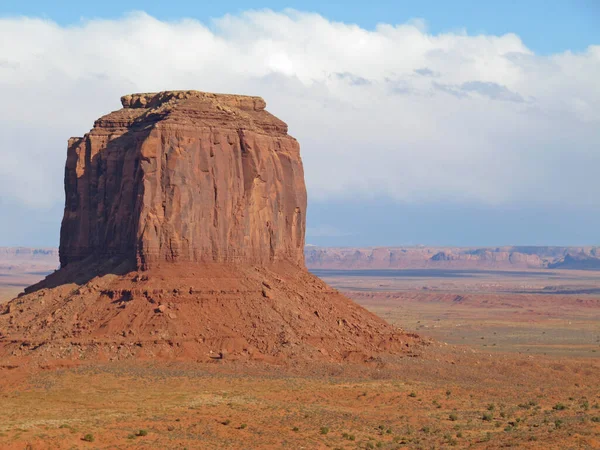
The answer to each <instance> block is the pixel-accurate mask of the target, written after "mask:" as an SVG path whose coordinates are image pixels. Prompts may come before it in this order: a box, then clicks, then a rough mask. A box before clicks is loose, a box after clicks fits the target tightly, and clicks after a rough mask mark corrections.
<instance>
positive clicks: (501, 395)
mask: <svg viewBox="0 0 600 450" xmlns="http://www.w3.org/2000/svg"><path fill="white" fill-rule="evenodd" d="M54 369H55V370H50V371H47V370H46V371H44V370H42V371H40V370H39V369H38V370H36V371H34V372H30V373H27V371H26V369H23V368H16V369H12V370H9V369H8V368H5V369H0V375H2V376H0V392H1V394H0V409H1V410H2V412H3V421H2V423H1V424H0V446H1V447H2V448H8V449H23V448H26V446H27V445H31V447H27V448H34V449H45V448H55V449H62V448H103V449H108V448H111V449H112V448H176V449H183V448H188V449H192V448H193V449H196V448H229V449H237V448H268V449H276V448H307V449H309V448H310V449H313V448H314V449H325V448H340V449H369V448H383V449H407V448H411V449H413V448H414V449H418V448H420V449H429V448H451V447H455V448H476V449H489V448H492V449H496V448H506V447H509V448H536V449H565V448H581V449H593V448H598V446H599V445H600V423H599V422H598V421H599V420H600V409H599V408H600V404H599V403H600V392H599V391H598V386H599V385H600V365H599V361H598V360H597V359H596V360H590V359H587V360H584V359H577V360H575V359H562V360H561V359H552V358H545V357H542V356H530V357H519V356H515V355H510V354H500V355H498V354H497V355H493V356H490V355H487V354H485V353H481V352H475V351H473V350H472V349H470V348H467V347H460V346H456V347H455V346H443V345H442V346H440V345H438V344H435V345H431V346H429V347H428V348H427V349H426V351H425V352H424V353H423V354H422V355H421V356H420V357H418V358H409V357H404V358H401V357H400V358H395V359H391V360H388V361H387V362H384V361H381V360H379V361H375V360H374V361H372V362H370V363H367V364H359V365H356V364H352V363H343V364H339V363H324V362H322V361H314V362H312V363H309V364H304V365H301V366H297V367H295V368H291V367H289V366H287V367H286V366H282V365H274V364H264V363H257V362H249V361H246V362H241V361H228V360H219V361H214V362H213V363H212V364H210V363H202V364H190V363H169V364H166V363H152V364H150V363H147V364H142V363H139V362H136V363H135V364H131V363H126V362H113V363H104V364H102V363H92V364H89V363H86V365H83V366H80V367H79V368H71V369H65V368H63V369H61V370H56V366H54ZM86 435H91V436H92V437H93V440H94V441H93V442H85V441H84V440H83V439H84V438H85V436H86Z"/></svg>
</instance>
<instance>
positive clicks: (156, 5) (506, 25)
mask: <svg viewBox="0 0 600 450" xmlns="http://www.w3.org/2000/svg"><path fill="white" fill-rule="evenodd" d="M263 8H269V9H273V10H275V11H279V10H282V9H285V8H294V9H298V10H300V11H311V12H317V13H319V14H321V15H323V16H325V17H327V18H328V19H330V20H335V21H341V22H346V23H356V24H358V25H360V26H361V27H363V28H367V29H371V28H373V27H374V26H375V25H376V24H378V23H381V22H385V23H391V24H396V23H404V22H406V21H408V20H410V19H414V18H421V19H424V20H425V21H426V23H427V26H428V29H429V31H430V32H431V33H434V34H437V33H440V32H447V31H455V30H458V29H463V28H464V29H466V30H467V32H468V33H469V34H480V33H486V34H495V35H499V34H505V33H517V34H518V35H519V36H520V37H521V38H522V40H523V41H524V42H525V44H526V45H527V46H528V47H529V48H531V49H532V50H534V51H536V52H539V53H544V54H545V53H551V52H557V51H564V50H573V51H579V50H583V49H585V48H586V47H587V46H588V45H589V44H591V43H599V42H600V2H598V1H597V0H526V1H519V0H490V1H487V0H486V1H481V0H410V1H406V0H404V1H403V0H388V1H377V0H370V1H356V0H346V1H341V0H338V1H318V0H317V1H315V0H303V1H294V0H290V1H286V2H282V1H262V2H259V1H194V0H187V1H178V0H170V1H157V0H144V1H139V0H136V1H116V0H104V1H100V2H94V1H93V2H86V1H81V0H69V1H60V0H54V1H47V0H37V1H33V0H29V1H26V0H3V1H2V2H1V4H0V14H1V15H5V16H6V15H26V16H37V17H46V18H49V19H51V20H54V21H56V22H58V23H59V24H62V25H68V24H73V23H77V22H79V21H80V20H81V19H94V18H118V17H120V16H122V15H123V14H124V13H127V12H130V11H133V10H139V11H145V12H147V13H148V14H150V15H152V16H155V17H157V18H160V19H165V20H174V19H175V20H176V19H180V18H182V17H190V18H195V19H198V20H201V21H204V22H207V21H209V20H210V19H211V18H218V17H221V16H223V15H225V14H228V13H229V14H237V13H240V12H242V11H247V10H250V9H263Z"/></svg>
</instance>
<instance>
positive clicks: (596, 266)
mask: <svg viewBox="0 0 600 450" xmlns="http://www.w3.org/2000/svg"><path fill="white" fill-rule="evenodd" d="M304 254H305V256H306V265H307V267H308V268H309V269H338V270H352V269H427V268H432V269H500V270H501V269H506V270H510V269H573V270H600V247H594V246H585V247H558V246H539V247H538V246H504V247H422V246H417V247H360V248H358V247H317V246H311V245H309V246H306V248H305V250H304ZM28 261H31V262H35V263H37V264H36V265H39V264H41V263H45V264H47V265H48V266H49V267H52V268H56V267H58V249H57V248H52V247H36V248H30V247H0V262H2V263H4V264H5V265H6V264H8V263H13V264H23V263H26V262H28Z"/></svg>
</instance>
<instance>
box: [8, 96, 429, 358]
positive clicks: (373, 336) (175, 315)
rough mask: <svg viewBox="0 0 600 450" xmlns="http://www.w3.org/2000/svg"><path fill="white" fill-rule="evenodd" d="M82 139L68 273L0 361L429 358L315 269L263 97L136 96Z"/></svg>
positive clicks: (301, 203) (68, 186) (293, 172)
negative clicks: (307, 261)
mask: <svg viewBox="0 0 600 450" xmlns="http://www.w3.org/2000/svg"><path fill="white" fill-rule="evenodd" d="M122 104H123V108H122V109H120V110H119V111H116V112H113V113H111V114H108V115H106V116H104V117H102V118H100V119H99V120H97V121H96V123H95V124H94V128H93V129H92V130H91V131H90V132H89V133H88V134H86V135H85V136H84V137H83V138H73V139H71V140H70V141H69V145H68V155H67V164H66V171H65V193H66V204H65V213H64V219H63V222H62V229H61V242H60V262H61V269H60V270H59V271H57V272H56V273H54V274H52V275H50V276H48V277H47V278H46V279H45V280H44V281H42V282H41V283H39V284H38V285H36V286H32V287H30V288H29V289H27V290H26V295H24V296H21V297H19V298H17V299H15V300H13V301H11V302H10V303H9V304H8V305H6V306H4V307H3V309H0V357H3V358H9V357H11V358H28V357H40V358H47V359H52V358H54V359H56V358H68V359H89V358H111V359H114V358H167V359H172V358H184V359H188V360H190V359H191V360H203V359H208V358H223V357H225V355H227V356H226V357H227V358H250V359H253V358H258V359H261V358H267V359H269V358H280V359H281V358H301V359H306V358H308V359H312V358H325V359H330V360H342V359H351V360H357V361H362V360H365V359H367V358H370V357H373V356H376V355H381V354H387V353H402V352H411V351H414V349H415V348H418V347H419V345H420V342H421V341H420V340H419V339H418V338H417V337H416V336H413V335H408V334H405V333H402V332H401V331H400V330H398V329H396V328H394V327H392V326H390V325H389V324H387V323H386V322H384V321H383V320H382V319H380V318H378V317H377V316H375V315H373V314H371V313H369V312H368V311H366V310H365V309H363V308H361V307H360V306H358V305H356V304H355V303H353V302H352V301H350V300H349V299H347V298H346V297H344V296H342V295H341V294H340V293H339V292H337V291H335V290H334V289H331V288H330V287H329V286H327V285H326V284H325V283H323V282H322V281H321V280H319V279H318V278H316V277H315V276H313V275H311V274H310V273H309V272H307V271H306V269H305V267H304V255H303V248H304V231H305V214H306V189H305V185H304V177H303V169H302V162H301V159H300V153H299V146H298V143H297V141H296V140H295V139H294V138H292V137H290V136H289V135H288V134H287V126H286V124H285V123H283V122H282V121H280V120H279V119H277V118H276V117H274V116H272V115H271V114H269V113H268V112H267V111H266V110H265V102H264V101H263V100H262V99H261V98H258V97H245V96H237V95H216V94H207V93H202V92H196V91H176V92H161V93H158V94H135V95H128V96H125V97H123V98H122Z"/></svg>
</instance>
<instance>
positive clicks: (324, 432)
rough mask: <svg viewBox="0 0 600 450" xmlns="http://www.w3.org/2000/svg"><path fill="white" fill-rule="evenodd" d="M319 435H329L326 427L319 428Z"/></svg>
mask: <svg viewBox="0 0 600 450" xmlns="http://www.w3.org/2000/svg"><path fill="white" fill-rule="evenodd" d="M319 433H321V434H327V433H329V428H327V427H321V429H320V430H319Z"/></svg>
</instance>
